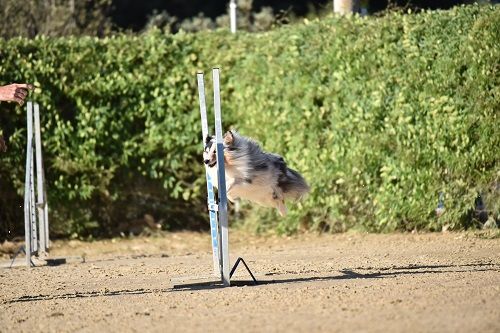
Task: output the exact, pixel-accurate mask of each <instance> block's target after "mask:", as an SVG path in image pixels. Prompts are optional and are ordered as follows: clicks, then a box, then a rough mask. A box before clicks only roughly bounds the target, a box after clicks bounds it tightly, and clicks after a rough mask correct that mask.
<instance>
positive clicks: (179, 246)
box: [0, 231, 500, 332]
mask: <svg viewBox="0 0 500 333" xmlns="http://www.w3.org/2000/svg"><path fill="white" fill-rule="evenodd" d="M208 237H209V236H208V235H207V234H199V233H174V234H166V235H164V236H162V237H156V238H137V239H132V240H117V241H100V242H93V243H82V242H77V241H70V242H57V243H55V244H54V248H53V250H52V252H51V256H52V257H62V256H67V257H68V258H70V259H71V258H72V257H73V256H83V257H85V262H84V263H82V262H79V261H78V260H74V258H73V259H72V260H70V261H71V263H68V264H65V265H61V266H55V267H47V266H45V267H37V268H32V269H27V268H25V267H17V268H12V269H5V268H3V269H0V331H1V332H34V331H37V332H117V331H119V332H218V331H221V330H228V331H229V330H231V331H237V332H500V239H498V238H497V239H484V238H481V237H477V236H474V235H471V234H465V233H445V234H391V235H365V234H351V233H347V234H341V235H322V236H318V235H313V234H302V235H298V236H295V237H292V238H289V237H277V236H269V237H255V236H249V235H246V234H243V233H240V232H233V231H231V233H230V240H231V243H230V246H231V248H230V251H231V261H232V262H233V261H234V260H235V259H236V258H237V257H238V256H242V257H244V258H245V260H246V261H247V263H248V264H249V266H250V267H251V269H252V270H253V271H254V273H255V274H256V275H257V277H258V279H260V280H261V281H266V282H265V283H263V284H260V285H257V286H239V287H231V288H219V287H197V288H184V289H173V288H172V281H171V279H172V278H176V277H181V276H207V275H209V274H210V273H211V271H212V265H211V263H212V259H211V254H210V248H209V240H208ZM236 275H237V276H236V278H235V280H248V274H247V273H246V272H245V271H244V270H242V269H238V271H237V273H236Z"/></svg>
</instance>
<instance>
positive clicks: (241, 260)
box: [229, 257, 258, 285]
mask: <svg viewBox="0 0 500 333" xmlns="http://www.w3.org/2000/svg"><path fill="white" fill-rule="evenodd" d="M240 262H242V263H243V265H245V268H246V269H247V272H248V273H249V274H250V276H251V277H252V280H253V284H254V285H256V284H258V282H257V280H256V279H255V276H253V274H252V271H251V270H250V268H248V265H247V263H246V262H245V260H243V258H241V257H239V258H238V259H237V260H236V262H235V263H234V266H233V268H232V269H231V272H230V273H229V278H232V277H233V274H234V272H235V271H236V268H238V265H239V263H240Z"/></svg>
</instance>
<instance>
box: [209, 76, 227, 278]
mask: <svg viewBox="0 0 500 333" xmlns="http://www.w3.org/2000/svg"><path fill="white" fill-rule="evenodd" d="M212 76H213V81H214V109H215V143H216V144H217V148H216V149H217V178H218V181H219V187H218V193H219V223H220V233H221V237H220V240H221V247H222V250H221V254H222V283H223V284H224V286H226V287H227V286H229V285H230V284H231V282H230V278H229V240H228V218H227V193H226V174H225V169H224V142H223V141H222V140H223V138H222V119H221V105H220V83H219V77H220V75H219V69H218V68H214V69H213V70H212Z"/></svg>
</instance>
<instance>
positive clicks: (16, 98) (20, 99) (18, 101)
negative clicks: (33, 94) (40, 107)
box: [14, 97, 24, 106]
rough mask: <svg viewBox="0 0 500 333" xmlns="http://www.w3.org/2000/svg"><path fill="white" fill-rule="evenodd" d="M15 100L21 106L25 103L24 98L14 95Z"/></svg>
mask: <svg viewBox="0 0 500 333" xmlns="http://www.w3.org/2000/svg"><path fill="white" fill-rule="evenodd" d="M14 101H15V102H16V103H17V104H19V106H22V105H23V104H24V99H23V98H19V97H14Z"/></svg>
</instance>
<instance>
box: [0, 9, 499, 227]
mask: <svg viewBox="0 0 500 333" xmlns="http://www.w3.org/2000/svg"><path fill="white" fill-rule="evenodd" d="M498 40H500V9H499V7H498V6H496V7H495V6H494V7H479V6H467V7H461V8H456V9H453V10H451V11H436V12H423V13H419V14H417V15H402V14H399V13H394V14H390V15H388V16H386V17H381V18H359V17H341V18H331V19H326V20H321V21H313V22H308V21H305V23H304V24H303V25H299V26H287V27H283V28H280V29H277V30H275V31H272V32H266V33H261V34H247V33H239V34H236V35H229V34H227V32H224V31H219V32H204V33H198V34H177V35H175V36H172V35H164V34H162V33H160V32H159V31H152V32H150V33H148V34H146V35H144V36H141V37H127V36H117V37H112V38H105V39H93V38H80V39H76V38H65V39H49V38H36V39H34V40H26V39H12V40H9V41H0V59H1V60H0V78H2V80H3V81H5V82H9V81H30V82H36V83H37V84H38V85H39V86H40V87H41V91H40V92H38V93H37V94H36V96H35V98H36V100H37V101H38V102H40V104H41V105H42V109H43V114H42V123H43V134H42V135H43V140H44V154H45V166H46V172H47V178H48V186H49V191H48V192H49V193H48V194H49V200H50V208H51V223H52V226H53V228H54V229H53V231H54V232H56V233H57V234H59V235H65V236H67V235H71V234H74V235H81V236H84V235H86V234H89V233H92V234H95V233H101V234H110V233H113V230H114V228H115V226H116V225H117V224H118V223H119V222H120V221H122V220H127V219H133V218H137V217H138V216H142V214H144V213H152V214H153V215H154V216H155V217H156V218H157V219H158V218H161V219H163V220H164V224H165V225H166V226H167V227H193V226H194V227H197V226H200V225H206V216H205V215H206V214H205V208H204V207H205V204H204V201H205V199H204V197H205V188H204V186H205V184H204V175H203V169H202V165H201V157H200V150H201V143H200V141H201V140H200V136H201V135H200V125H199V113H198V112H199V111H198V101H197V92H196V79H195V73H196V71H197V70H205V71H206V72H207V73H209V69H210V67H212V66H220V67H221V69H222V82H221V85H222V101H223V104H222V107H223V116H224V122H225V125H226V126H227V127H230V126H233V127H236V128H238V129H239V130H240V131H241V133H242V134H244V135H248V136H251V137H254V138H256V139H257V140H258V141H260V142H262V144H263V146H264V147H265V149H266V150H269V151H273V152H277V153H280V154H282V155H284V156H285V158H286V159H287V161H289V164H290V166H291V167H292V168H294V169H297V170H299V171H301V172H303V173H304V175H305V177H306V179H308V180H309V182H310V185H311V188H312V192H311V195H310V196H309V197H308V199H307V200H305V201H304V202H302V203H299V204H297V205H292V206H291V209H290V214H289V216H288V217H287V218H285V219H280V218H278V217H277V216H276V215H275V213H274V212H271V211H270V210H268V209H258V208H250V206H247V205H245V206H244V210H243V216H244V217H245V218H244V220H245V221H246V222H247V223H250V224H251V223H252V221H256V224H254V226H255V228H257V229H258V230H261V229H266V228H274V229H276V230H278V231H280V232H293V231H295V230H297V229H298V228H301V227H303V226H305V227H309V228H313V229H319V230H331V231H341V230H346V229H348V228H352V227H356V228H363V229H367V230H372V231H391V230H412V229H415V228H417V229H424V230H440V229H441V228H442V227H443V226H445V225H447V226H448V227H451V228H463V227H467V226H469V225H470V223H471V222H470V218H469V217H470V216H471V214H470V212H471V209H473V208H474V200H475V198H476V197H477V195H478V193H481V194H483V197H486V201H487V204H488V202H489V201H488V200H490V201H491V198H495V195H496V198H497V199H498V195H497V194H496V193H497V192H498V189H497V187H496V186H497V185H496V184H497V182H498V181H499V178H500V169H499V163H498V162H499V160H498V159H499V156H500V148H499V147H500V130H499V126H498V114H499V110H500V105H499V104H500V82H499V81H500V63H499V60H498V59H500V49H499V48H498V46H497V43H498ZM209 77H210V75H207V79H208V78H209ZM209 81H210V80H209ZM208 85H209V82H208ZM209 88H210V87H209V86H208V87H207V89H209ZM208 91H209V90H208ZM208 95H210V94H208ZM1 107H2V112H0V124H1V127H2V129H3V132H4V135H5V136H6V137H7V138H8V145H9V151H8V152H7V153H6V154H1V155H0V165H1V168H0V188H1V189H2V192H1V194H0V219H1V221H2V222H1V229H0V233H2V234H1V235H0V236H3V237H6V236H7V231H10V230H13V233H16V232H19V231H20V230H22V207H20V205H21V206H22V190H23V181H24V156H23V154H24V150H25V147H24V146H25V142H26V141H25V116H24V110H21V109H20V108H14V107H13V106H8V107H6V105H5V104H2V105H1ZM439 192H443V193H444V194H445V207H446V212H445V214H444V215H443V216H441V217H440V218H439V219H437V218H436V217H435V215H434V208H435V207H436V205H437V197H438V193H439ZM488 193H489V194H490V195H489V196H488ZM488 198H490V199H488ZM491 207H494V208H491ZM498 208H499V206H498V203H497V204H494V203H493V204H490V209H494V210H495V212H494V213H495V214H496V215H498V214H499V212H498Z"/></svg>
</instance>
